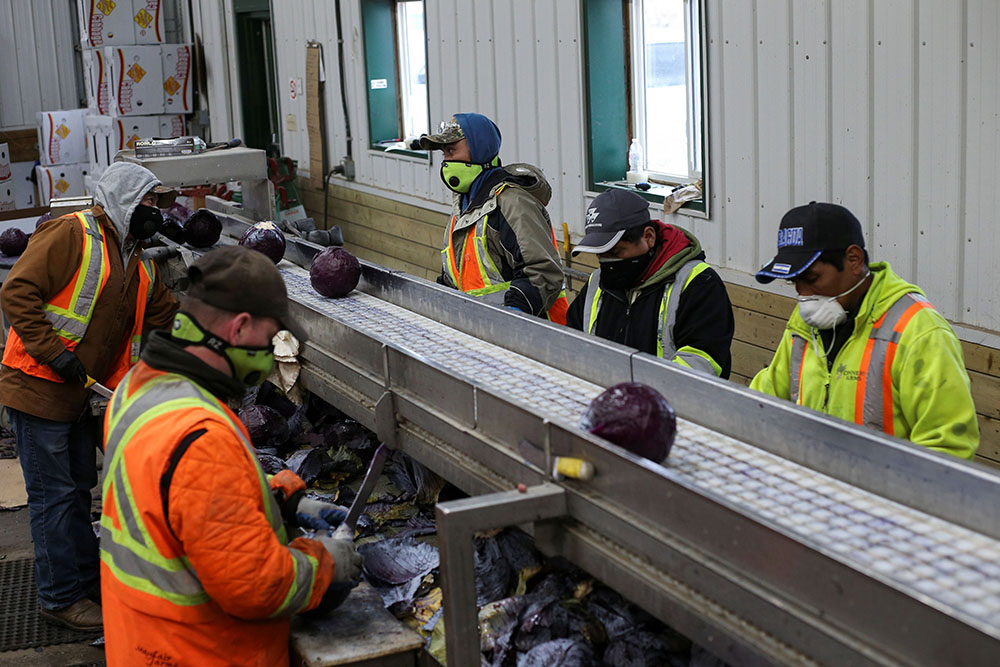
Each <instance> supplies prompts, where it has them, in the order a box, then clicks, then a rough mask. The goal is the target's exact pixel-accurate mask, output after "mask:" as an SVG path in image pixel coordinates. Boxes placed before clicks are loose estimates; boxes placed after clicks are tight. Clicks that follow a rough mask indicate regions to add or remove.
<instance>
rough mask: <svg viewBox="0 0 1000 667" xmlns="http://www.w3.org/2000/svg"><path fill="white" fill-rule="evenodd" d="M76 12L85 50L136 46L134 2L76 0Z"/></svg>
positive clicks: (81, 41)
mask: <svg viewBox="0 0 1000 667" xmlns="http://www.w3.org/2000/svg"><path fill="white" fill-rule="evenodd" d="M76 8H77V16H78V17H79V23H80V45H81V46H82V47H83V48H85V49H86V48H100V47H104V46H111V45H114V44H135V23H134V22H133V20H134V19H133V16H134V12H133V11H132V0H96V2H95V0H77V3H76Z"/></svg>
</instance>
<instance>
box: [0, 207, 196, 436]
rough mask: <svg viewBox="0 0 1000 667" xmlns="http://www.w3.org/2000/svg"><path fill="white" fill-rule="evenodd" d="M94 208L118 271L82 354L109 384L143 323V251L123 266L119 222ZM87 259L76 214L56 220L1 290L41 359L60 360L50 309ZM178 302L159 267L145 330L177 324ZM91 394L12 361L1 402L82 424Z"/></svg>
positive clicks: (11, 319)
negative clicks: (139, 302) (139, 311)
mask: <svg viewBox="0 0 1000 667" xmlns="http://www.w3.org/2000/svg"><path fill="white" fill-rule="evenodd" d="M91 211H92V212H93V214H94V217H95V218H96V219H97V220H98V221H99V222H100V224H101V225H102V226H103V227H104V231H105V234H107V235H108V239H109V241H110V246H111V251H110V252H109V253H108V254H109V257H110V273H109V275H108V281H107V283H106V284H105V286H104V289H103V290H101V293H100V296H99V297H98V299H97V302H96V304H94V314H93V317H92V318H91V321H90V325H89V326H88V328H87V333H86V335H85V336H84V337H83V340H81V341H80V343H79V345H77V347H76V350H74V352H75V354H76V356H77V357H79V359H80V361H81V362H83V365H84V367H85V368H86V369H87V374H88V375H90V376H91V377H93V378H95V379H96V380H97V381H98V382H101V381H103V380H104V379H105V378H106V377H107V376H108V374H109V373H110V372H111V370H112V366H113V364H114V362H115V360H116V358H117V356H118V354H117V353H118V351H119V350H120V349H121V345H122V344H123V342H124V341H126V338H128V337H129V336H130V334H131V330H132V324H133V322H134V321H135V304H136V296H137V293H138V290H139V274H138V271H137V269H138V266H139V256H140V254H141V252H142V248H141V246H138V245H137V246H136V247H135V248H134V249H133V250H132V252H131V253H130V255H129V257H128V263H127V265H126V266H123V262H122V256H121V253H120V252H115V248H120V247H121V241H120V239H119V236H118V232H117V230H116V229H115V226H114V224H113V223H112V222H111V219H110V218H108V216H107V214H105V212H104V209H103V208H101V207H100V206H94V207H93V208H92V209H91ZM67 218H69V220H67ZM68 223H72V224H68ZM82 257H83V230H82V229H81V227H80V225H79V224H78V223H77V222H76V219H75V218H74V217H73V216H72V215H70V216H64V217H62V218H57V219H54V220H49V221H48V222H45V223H43V224H42V225H40V226H39V227H38V229H36V230H35V233H34V234H32V235H31V241H30V242H29V243H28V248H27V249H26V250H25V251H24V254H23V255H21V257H20V258H18V260H17V262H15V263H14V266H13V268H12V269H11V270H10V274H9V275H8V276H7V279H6V280H5V281H4V283H3V288H2V289H0V308H2V309H3V313H4V315H5V316H6V318H7V322H8V324H9V325H10V326H11V327H12V328H13V329H14V330H15V331H17V334H18V335H19V336H20V337H21V340H22V342H23V343H24V349H25V350H26V351H27V352H28V354H30V355H31V356H32V357H34V358H35V359H36V360H38V361H39V362H41V363H48V362H50V361H52V360H53V359H55V358H56V357H57V356H59V354H60V353H61V352H62V351H63V350H65V349H66V348H65V346H64V345H63V343H62V341H61V340H60V339H59V337H58V336H57V335H56V333H55V332H54V331H53V330H52V324H51V323H50V322H49V321H48V320H47V319H46V318H45V314H44V311H43V310H42V306H43V305H44V304H45V303H47V302H48V301H49V300H50V299H51V298H52V297H53V296H55V295H56V294H57V293H58V292H59V291H60V290H62V289H63V288H64V287H65V286H66V285H68V284H69V282H70V280H72V279H73V276H74V275H76V272H77V269H79V268H80V263H81V262H82ZM177 307H178V303H177V299H175V298H174V297H173V295H171V294H170V290H168V289H167V287H166V285H164V284H163V281H162V280H161V279H160V276H159V272H157V275H156V280H155V282H154V284H153V294H152V296H151V298H150V300H149V302H148V304H147V305H146V315H145V320H144V326H143V328H144V330H145V331H150V330H152V329H162V328H166V327H167V326H169V325H170V323H171V322H172V321H173V317H174V313H175V312H176V311H177ZM89 393H90V392H89V390H87V389H84V387H83V385H73V384H69V383H64V382H50V381H49V380H45V379H43V378H38V377H33V376H30V375H27V374H25V373H22V372H21V371H20V370H17V369H14V368H10V367H8V366H3V367H0V403H2V404H3V405H5V406H7V407H10V408H13V409H15V410H20V411H22V412H26V413H28V414H30V415H34V416H36V417H41V418H43V419H51V420H53V421H61V422H68V421H75V420H77V419H79V418H80V417H81V416H82V415H83V414H84V411H85V409H86V408H87V407H88V404H87V397H88V394H89Z"/></svg>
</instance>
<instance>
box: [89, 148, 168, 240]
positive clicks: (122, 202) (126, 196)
mask: <svg viewBox="0 0 1000 667" xmlns="http://www.w3.org/2000/svg"><path fill="white" fill-rule="evenodd" d="M160 184H161V183H160V180H159V179H158V178H156V176H154V175H153V172H151V171H150V170H149V169H146V168H145V167H140V166H139V165H137V164H132V163H130V162H115V163H114V164H112V165H111V166H110V167H108V168H107V169H106V170H105V171H104V174H103V175H102V176H101V178H100V180H99V181H98V182H97V186H96V188H95V189H94V201H95V202H96V203H98V204H100V205H101V207H102V208H103V209H104V213H105V214H106V215H107V216H108V218H109V219H110V220H111V223H112V224H113V225H114V227H115V231H117V232H118V238H119V239H120V242H121V248H122V249H123V250H124V248H125V237H126V236H128V226H129V220H131V219H132V212H133V211H135V207H136V206H138V205H139V203H140V202H142V198H143V197H144V196H145V195H146V193H148V192H149V191H150V190H152V189H153V188H154V187H156V186H157V185H160Z"/></svg>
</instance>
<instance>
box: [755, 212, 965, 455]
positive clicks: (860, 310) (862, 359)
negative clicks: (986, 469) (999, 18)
mask: <svg viewBox="0 0 1000 667" xmlns="http://www.w3.org/2000/svg"><path fill="white" fill-rule="evenodd" d="M777 245H778V253H777V254H776V255H775V256H774V258H773V259H772V260H771V261H770V262H768V263H767V264H766V265H765V266H764V267H763V268H761V270H760V271H758V272H757V275H756V278H757V280H758V281H759V282H761V283H770V282H771V281H773V280H774V279H776V278H784V279H786V280H788V281H790V282H791V283H793V284H794V286H795V291H796V292H797V293H798V306H797V308H796V309H795V311H794V312H793V313H792V316H791V317H790V318H789V320H788V324H787V325H786V329H785V333H784V335H783V337H782V339H781V343H780V344H779V346H778V349H777V351H776V352H775V354H774V358H773V359H772V360H771V363H770V364H769V365H768V366H767V368H764V369H763V370H761V371H760V372H759V373H757V375H756V376H755V377H754V379H753V381H752V382H751V384H750V387H751V388H752V389H757V390H759V391H763V392H765V393H767V394H771V395H772V396H777V397H779V398H786V399H789V400H792V401H795V402H796V403H798V404H799V405H805V406H808V407H811V408H813V409H815V410H820V411H822V412H826V413H827V414H830V415H832V416H835V417H839V418H841V419H844V420H847V421H852V422H855V423H857V424H863V425H866V426H869V427H871V428H874V429H877V430H880V431H883V432H885V433H888V434H890V435H896V436H899V437H901V438H906V439H908V440H910V441H911V442H914V443H916V444H921V445H925V446H927V447H930V448H932V449H937V450H939V451H944V452H948V453H949V454H954V455H956V456H960V457H962V458H972V456H973V455H974V454H975V452H976V449H977V447H978V446H979V430H978V424H977V421H976V411H975V406H974V405H973V402H972V395H971V393H970V390H969V377H968V374H967V373H966V370H965V363H964V360H963V357H962V349H961V346H960V344H959V342H958V338H957V337H956V336H955V332H954V331H953V330H952V328H951V326H950V325H949V324H948V322H947V321H946V320H945V319H944V318H943V317H941V315H940V314H939V313H938V312H937V311H936V310H934V308H933V306H931V305H930V302H929V301H928V300H927V298H926V297H925V295H924V293H923V292H922V291H921V290H920V288H919V287H917V286H916V285H911V284H910V283H907V282H905V281H904V280H903V279H902V278H900V277H899V276H897V275H896V274H895V273H893V271H892V269H891V268H890V266H889V264H888V263H887V262H881V263H871V262H870V261H869V258H868V251H867V250H865V239H864V234H863V233H862V230H861V223H860V222H859V221H858V219H857V218H856V217H855V216H854V214H852V213H851V212H850V211H849V210H847V209H846V208H844V207H843V206H840V205H838V204H828V203H821V202H810V203H808V204H806V205H804V206H797V207H795V208H793V209H791V210H790V211H788V212H787V213H786V214H785V215H784V217H783V218H782V219H781V224H780V225H779V226H778V243H777Z"/></svg>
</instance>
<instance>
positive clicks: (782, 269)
mask: <svg viewBox="0 0 1000 667" xmlns="http://www.w3.org/2000/svg"><path fill="white" fill-rule="evenodd" d="M791 270H792V265H791V264H775V265H774V266H772V267H771V271H773V272H774V273H788V272H789V271H791Z"/></svg>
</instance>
